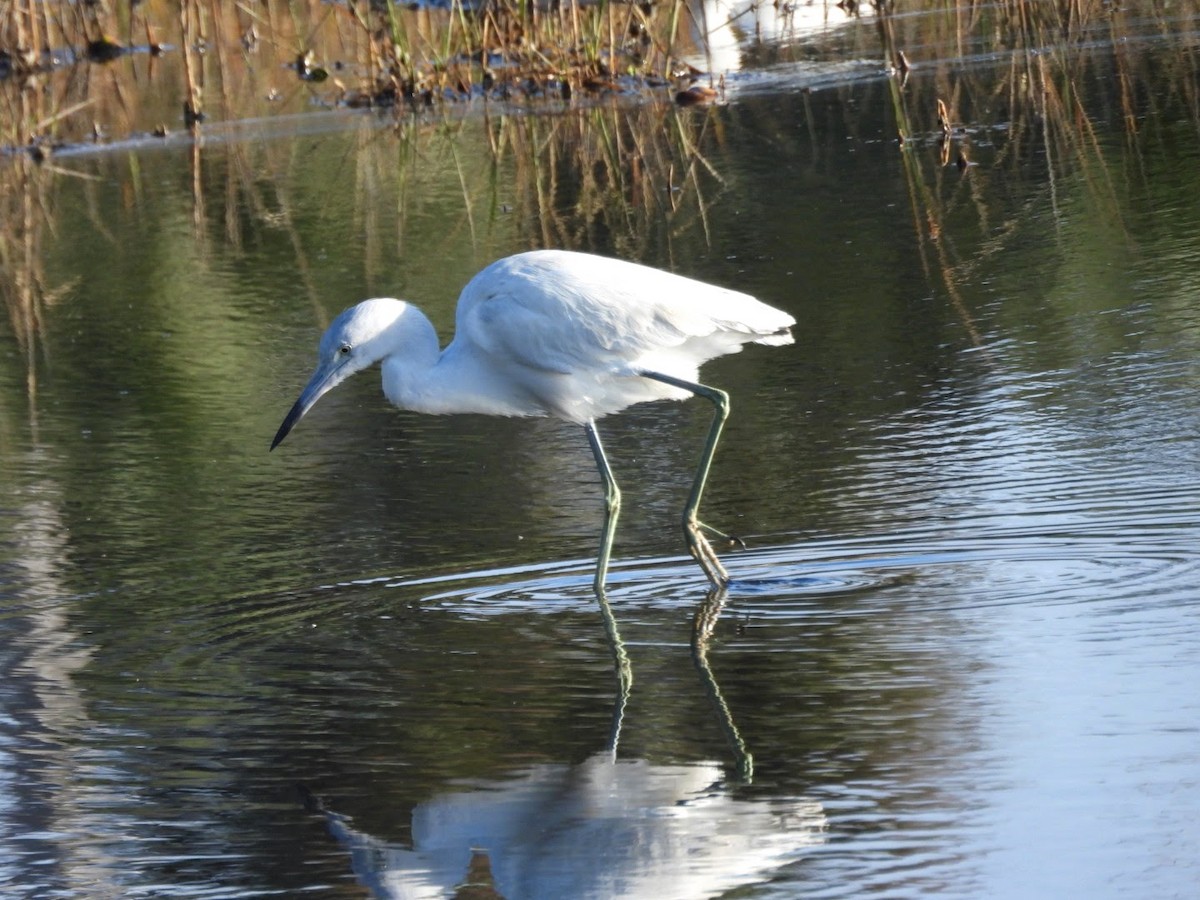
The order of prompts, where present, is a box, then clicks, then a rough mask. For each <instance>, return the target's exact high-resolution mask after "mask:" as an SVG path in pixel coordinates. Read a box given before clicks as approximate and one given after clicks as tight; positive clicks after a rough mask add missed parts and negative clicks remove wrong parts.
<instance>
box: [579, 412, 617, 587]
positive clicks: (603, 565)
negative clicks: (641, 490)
mask: <svg viewBox="0 0 1200 900" xmlns="http://www.w3.org/2000/svg"><path fill="white" fill-rule="evenodd" d="M584 428H586V429H587V436H588V443H589V444H591V445H592V456H594V457H595V458H596V468H597V469H599V470H600V478H601V479H602V480H603V481H604V533H603V534H602V535H601V537H600V553H599V555H598V556H597V557H596V580H595V587H596V593H597V594H603V593H604V581H605V579H606V578H607V577H608V561H609V558H610V557H611V556H612V545H613V536H614V535H615V534H616V533H617V517H618V516H619V515H620V514H621V489H620V488H619V487H617V480H616V479H615V478H613V473H612V468H610V467H609V465H608V458H607V457H606V456H605V455H604V447H603V445H601V443H600V435H599V433H598V432H597V431H596V423H595V422H594V421H592V420H589V421H588V423H587V424H586V425H584Z"/></svg>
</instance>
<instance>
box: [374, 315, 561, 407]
mask: <svg viewBox="0 0 1200 900" xmlns="http://www.w3.org/2000/svg"><path fill="white" fill-rule="evenodd" d="M393 327H394V328H395V329H396V332H397V336H396V338H395V340H394V341H392V343H391V348H392V349H391V351H390V352H389V353H388V354H387V355H385V356H384V357H383V392H384V394H386V395H387V398H388V400H390V401H391V402H392V403H394V404H396V406H399V407H400V408H401V409H411V410H413V411H414V412H421V413H432V414H434V415H449V414H451V413H484V414H487V415H494V416H542V415H546V410H545V408H544V407H543V406H542V405H541V404H540V403H538V402H537V401H536V400H535V399H534V398H532V397H531V396H530V395H529V394H528V393H527V392H526V391H524V390H522V389H521V388H520V387H519V386H518V385H516V384H515V383H513V382H512V380H511V379H508V378H505V377H503V375H501V374H499V373H497V372H496V371H494V370H493V369H492V368H491V367H490V366H489V363H488V361H487V360H486V359H484V358H481V357H480V356H479V355H478V354H476V353H474V352H472V351H471V350H470V349H469V348H468V349H467V350H464V349H463V348H462V347H461V346H458V345H456V344H454V343H451V344H450V346H448V347H447V348H446V349H445V351H442V350H440V349H439V346H438V339H437V333H436V332H435V331H434V329H433V325H432V324H430V322H429V319H427V318H426V317H425V315H424V314H423V313H422V312H421V311H420V310H418V309H415V308H414V307H411V306H410V307H409V308H408V310H407V311H406V312H405V314H404V316H403V317H402V318H401V320H399V321H398V322H397V323H396V325H395V326H393Z"/></svg>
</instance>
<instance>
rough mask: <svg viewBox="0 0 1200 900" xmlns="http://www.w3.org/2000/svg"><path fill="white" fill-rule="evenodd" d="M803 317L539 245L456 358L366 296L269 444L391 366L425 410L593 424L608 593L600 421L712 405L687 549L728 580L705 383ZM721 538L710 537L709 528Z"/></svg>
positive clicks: (406, 396)
mask: <svg viewBox="0 0 1200 900" xmlns="http://www.w3.org/2000/svg"><path fill="white" fill-rule="evenodd" d="M793 324H795V319H793V318H792V317H791V316H790V315H788V314H787V313H785V312H781V311H780V310H777V309H774V308H773V307H770V306H767V305H766V304H765V303H762V302H760V301H758V300H756V299H755V298H753V297H751V296H749V295H748V294H742V293H739V292H737V291H732V290H727V289H725V288H720V287H715V286H713V285H710V284H705V283H704V282H700V281H694V280H692V279H690V278H684V277H683V276H680V275H673V274H671V273H669V272H664V271H661V270H659V269H654V268H650V267H648V266H642V265H637V264H635V263H629V262H623V261H621V260H616V259H608V258H605V257H600V256H593V255H590V254H586V253H572V252H568V251H562V250H537V251H532V252H529V253H520V254H517V255H516V256H510V257H507V258H505V259H501V260H498V261H497V262H494V263H492V264H491V265H490V266H488V267H487V268H485V269H484V270H483V271H481V272H480V273H479V274H478V275H476V276H475V277H474V278H472V279H471V281H470V282H469V283H468V284H467V286H466V287H465V288H463V291H462V294H461V295H460V296H459V299H458V309H457V313H456V315H455V329H456V330H455V336H454V340H453V341H451V342H450V344H449V346H447V347H446V349H445V350H441V349H440V347H439V344H438V338H437V333H436V332H435V331H434V328H433V325H432V324H431V323H430V322H429V319H428V318H427V317H426V316H425V314H424V313H422V312H421V311H420V310H419V309H418V308H417V307H415V306H413V305H411V304H409V303H406V302H404V301H402V300H393V299H390V298H382V299H374V300H366V301H363V302H362V303H359V304H358V305H357V306H353V307H351V308H350V309H348V310H346V311H345V312H343V313H342V314H341V315H339V316H338V317H337V318H336V319H335V320H334V321H333V323H332V324H331V325H330V326H329V328H328V330H327V331H326V332H325V334H324V336H323V337H322V338H321V342H320V347H319V350H318V356H319V358H318V365H317V370H316V371H315V372H314V373H313V376H312V379H311V380H310V381H309V383H308V385H307V386H306V387H305V388H304V391H303V392H302V393H301V395H300V398H299V399H298V400H297V401H296V404H295V405H294V406H293V407H292V409H291V411H290V412H289V413H288V415H287V417H286V418H285V419H284V421H283V424H282V425H281V426H280V428H279V432H278V433H277V434H276V435H275V440H274V442H273V443H272V444H271V447H272V449H274V447H275V446H276V445H278V444H279V442H280V441H282V440H283V439H284V437H286V436H287V434H288V432H289V431H290V430H291V429H292V427H293V426H294V425H295V424H296V422H298V421H299V420H300V418H301V417H302V416H303V415H304V414H305V413H306V412H307V411H308V410H309V409H311V408H312V406H313V404H315V403H316V401H317V400H318V399H319V398H320V397H321V396H322V395H324V394H325V393H326V392H327V391H329V390H330V389H331V388H333V387H334V386H336V385H337V384H339V383H340V382H342V381H343V380H345V379H346V378H347V377H349V376H350V375H352V374H354V373H355V372H358V371H361V370H362V369H364V368H366V367H368V366H370V365H372V364H374V363H376V362H382V363H383V389H384V393H385V394H386V395H387V397H388V399H389V400H391V401H392V403H394V404H395V405H397V406H399V407H401V408H402V409H410V410H414V411H416V412H424V413H434V414H449V413H485V414H490V415H501V416H554V417H557V418H560V419H564V420H566V421H569V422H575V423H577V424H581V425H584V426H585V428H586V429H587V432H588V437H589V440H590V441H591V444H592V450H593V452H594V454H595V456H596V464H597V467H598V468H599V470H600V474H601V476H602V477H603V478H604V481H605V487H606V494H607V497H608V517H607V522H606V528H605V540H604V541H603V542H602V544H601V551H600V559H599V561H598V565H597V573H596V586H597V589H598V590H599V589H602V587H603V582H604V575H605V570H606V569H607V564H608V552H609V551H610V550H611V542H612V534H613V532H614V530H615V526H616V517H617V511H618V509H619V506H620V492H619V490H618V489H617V486H616V482H615V481H614V480H613V479H612V473H611V471H610V470H609V468H608V463H607V460H606V459H605V458H604V452H603V449H602V448H601V446H600V442H599V435H598V434H597V433H596V430H595V420H596V419H598V418H600V417H602V416H606V415H609V414H610V413H615V412H618V411H620V410H622V409H624V408H625V407H627V406H630V405H632V404H635V403H644V402H647V401H650V400H664V399H672V400H678V399H684V398H686V397H688V396H690V395H692V394H700V395H702V396H705V397H708V399H710V400H711V401H712V402H713V403H714V404H715V405H716V408H717V415H716V417H715V418H714V422H713V427H712V429H711V431H710V433H709V440H708V442H707V444H706V447H705V452H704V455H703V456H702V459H701V465H700V469H699V471H698V472H697V473H696V481H695V483H694V485H693V490H692V496H691V497H690V498H689V501H688V505H687V507H686V508H685V510H684V530H685V534H686V535H687V539H688V546H689V549H690V550H691V552H692V554H693V555H694V556H696V558H697V560H698V561H699V562H700V564H701V566H702V567H703V568H704V570H705V573H706V574H707V575H708V577H709V579H710V580H711V581H712V582H713V583H714V584H715V585H718V586H721V585H724V584H725V583H726V581H727V580H728V576H727V575H726V573H725V570H724V568H723V567H721V565H720V563H719V562H718V561H717V559H716V554H715V553H714V552H713V550H712V548H711V546H709V544H708V541H707V540H706V539H705V537H704V536H703V534H702V533H701V532H700V529H701V528H705V527H706V526H703V525H702V523H700V522H698V521H697V520H696V507H697V506H698V505H699V501H700V493H701V492H702V490H703V487H704V481H705V479H706V478H707V475H708V466H709V464H710V462H711V459H712V453H713V451H715V449H716V442H717V439H718V438H719V436H720V429H721V426H722V424H723V422H724V419H725V417H726V415H727V414H728V397H727V395H725V394H724V393H723V392H722V391H718V390H716V389H714V388H711V387H707V386H705V385H702V384H700V383H699V381H698V378H699V368H700V366H701V365H702V364H703V363H704V362H706V361H707V360H710V359H713V358H714V357H717V356H722V355H724V354H727V353H733V352H736V351H738V350H740V349H741V347H742V345H743V344H746V343H759V344H775V345H779V344H787V343H791V340H792V338H791V334H790V332H789V330H788V329H789V328H790V327H791V326H792V325H793ZM710 530H711V529H710Z"/></svg>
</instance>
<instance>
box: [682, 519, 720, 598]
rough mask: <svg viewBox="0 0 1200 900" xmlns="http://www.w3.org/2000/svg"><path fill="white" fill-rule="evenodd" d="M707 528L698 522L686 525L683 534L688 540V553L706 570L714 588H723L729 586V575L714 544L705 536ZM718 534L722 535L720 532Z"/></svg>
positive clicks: (705, 572)
mask: <svg viewBox="0 0 1200 900" xmlns="http://www.w3.org/2000/svg"><path fill="white" fill-rule="evenodd" d="M706 528H708V526H706V525H704V524H703V523H701V522H697V521H691V522H687V523H685V524H684V526H683V534H684V537H685V538H686V539H687V545H688V552H689V553H691V554H692V558H693V559H695V560H696V562H698V563H699V564H700V568H702V569H703V570H704V574H705V575H707V576H708V580H709V581H710V582H711V583H712V585H713V587H716V588H723V587H725V586H726V585H728V584H729V573H728V572H726V571H725V567H724V566H723V565H721V560H720V559H719V558H718V557H717V551H716V550H714V549H713V547H712V544H710V543H709V542H708V538H706V537H705V536H704V531H703V529H706ZM709 530H710V531H711V530H713V529H709ZM716 533H717V534H721V532H719V531H718V532H716ZM721 536H722V537H727V535H723V534H721Z"/></svg>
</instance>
